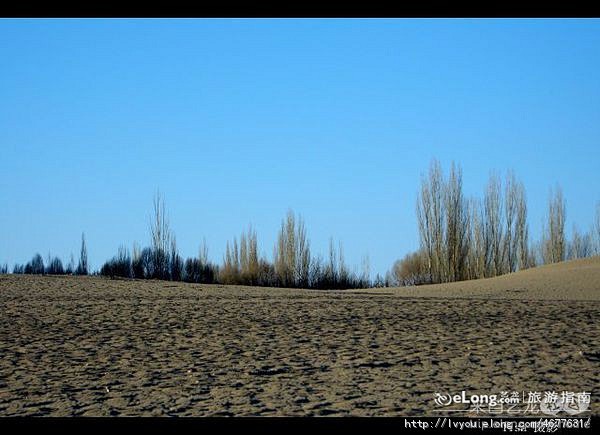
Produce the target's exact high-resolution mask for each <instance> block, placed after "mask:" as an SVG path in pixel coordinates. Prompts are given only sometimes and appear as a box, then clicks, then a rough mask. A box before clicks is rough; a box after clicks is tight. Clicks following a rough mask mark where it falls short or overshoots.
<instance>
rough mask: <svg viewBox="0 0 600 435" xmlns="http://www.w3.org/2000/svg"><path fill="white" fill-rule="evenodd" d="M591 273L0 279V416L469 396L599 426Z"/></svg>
mask: <svg viewBox="0 0 600 435" xmlns="http://www.w3.org/2000/svg"><path fill="white" fill-rule="evenodd" d="M598 266H599V262H598V259H593V260H583V261H577V262H570V263H564V264H560V265H554V266H548V267H544V268H538V269H534V270H530V271H524V272H519V273H517V274H514V275H510V276H506V277H501V278H495V279H491V280H482V281H478V282H467V283H455V284H450V285H445V286H429V287H419V288H411V289H380V290H368V291H362V292H316V291H306V290H284V289H263V288H249V287H229V286H227V287H225V286H207V285H194V284H182V283H170V282H161V281H127V280H109V279H102V278H95V277H33V276H0V355H2V358H0V415H1V416H12V415H34V416H38V415H54V416H59V415H68V416H80V415H81V416H90V415H91V416H98V415H100V416H104V415H181V416H191V415H196V416H206V415H302V416H305V415H415V416H416V415H444V414H443V412H442V409H441V408H440V407H439V406H436V405H435V403H434V401H433V399H434V397H435V396H434V395H435V393H436V392H439V393H449V394H455V393H460V392H461V391H462V390H466V391H467V392H469V394H472V393H481V394H500V392H502V391H518V392H521V391H525V392H527V391H557V392H558V391H573V392H581V391H586V392H590V393H592V398H591V412H592V413H593V414H596V415H597V414H600V406H599V405H598V403H599V400H598V399H600V397H599V391H598V385H600V353H599V351H598V350H599V349H600V338H599V337H600V334H599V332H600V321H599V320H600V302H599V301H598V296H597V295H598V283H599V282H600V279H599V275H598V271H599V267H598ZM442 290H444V291H442ZM424 296H425V297H424ZM533 299H537V300H536V301H534V302H532V300H533ZM557 299H559V300H557ZM589 413H590V412H589V411H588V412H587V414H582V415H589Z"/></svg>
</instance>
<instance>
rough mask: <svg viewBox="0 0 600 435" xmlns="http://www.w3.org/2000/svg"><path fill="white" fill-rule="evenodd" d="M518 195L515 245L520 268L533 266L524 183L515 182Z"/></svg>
mask: <svg viewBox="0 0 600 435" xmlns="http://www.w3.org/2000/svg"><path fill="white" fill-rule="evenodd" d="M513 194H514V195H515V197H516V207H517V221H516V229H515V231H516V232H515V238H516V240H515V246H516V248H515V249H516V251H517V252H516V255H517V268H518V269H519V270H521V269H526V268H528V267H531V266H532V264H531V261H532V260H531V259H530V258H529V255H528V253H529V225H528V223H527V200H526V197H525V187H524V186H523V183H521V182H517V183H516V184H515V188H514V193H513Z"/></svg>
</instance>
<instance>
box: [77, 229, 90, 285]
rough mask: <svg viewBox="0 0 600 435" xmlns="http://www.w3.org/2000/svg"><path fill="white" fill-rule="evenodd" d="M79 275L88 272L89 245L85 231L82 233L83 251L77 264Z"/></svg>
mask: <svg viewBox="0 0 600 435" xmlns="http://www.w3.org/2000/svg"><path fill="white" fill-rule="evenodd" d="M76 273H77V275H87V274H88V255H87V245H86V243H85V233H81V251H80V253H79V264H78V265H77V271H76Z"/></svg>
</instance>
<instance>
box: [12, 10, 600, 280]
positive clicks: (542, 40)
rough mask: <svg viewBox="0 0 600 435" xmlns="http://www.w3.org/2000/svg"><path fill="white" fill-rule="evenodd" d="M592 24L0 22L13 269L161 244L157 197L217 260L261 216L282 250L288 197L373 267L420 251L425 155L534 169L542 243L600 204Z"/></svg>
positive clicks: (259, 223)
mask: <svg viewBox="0 0 600 435" xmlns="http://www.w3.org/2000/svg"><path fill="white" fill-rule="evenodd" d="M598 47H600V21H599V20H592V19H587V20H552V19H542V20H526V19H521V20H490V19H486V20H457V19H448V20H441V19H432V20H424V19H418V20H417V19H407V20H392V19H390V20H379V19H372V20H357V19H352V20H349V19H338V20H314V19H304V20H295V19H294V20H292V19H281V20H271V19H265V20H216V19H207V20H155V19H147V20H125V19H116V20H89V19H88V20H7V19H4V20H0V159H1V162H2V164H1V171H0V202H1V204H2V205H1V208H0V263H3V262H8V263H9V264H10V266H11V267H12V265H13V264H14V263H15V262H26V261H27V260H29V259H30V258H31V256H32V255H33V254H34V253H35V252H40V253H42V255H43V256H44V257H45V256H46V255H47V253H48V252H49V251H50V252H52V253H53V254H56V255H59V256H61V257H62V258H63V260H64V261H66V260H68V257H69V255H70V253H71V252H72V253H73V254H74V255H75V257H76V258H77V253H78V249H79V243H80V236H81V232H82V231H84V232H85V234H86V237H87V239H88V246H89V257H90V262H91V264H92V266H93V267H99V266H100V264H101V263H102V262H103V261H104V260H106V259H108V258H109V257H111V256H112V255H113V254H114V253H115V252H116V250H117V248H118V246H119V245H120V244H121V243H125V244H126V245H127V246H131V244H132V243H133V242H134V241H138V242H139V243H141V244H147V243H148V240H149V237H148V220H149V214H150V210H151V204H152V196H153V193H154V191H155V190H156V189H157V188H159V189H160V190H161V191H162V192H163V194H164V196H165V198H166V203H167V208H168V211H169V214H170V219H171V224H172V227H173V229H174V231H175V233H176V235H177V240H178V244H179V246H180V249H181V251H182V254H183V255H185V256H188V255H190V256H191V255H195V254H196V253H197V252H198V246H199V244H200V242H201V240H202V238H203V237H205V238H206V241H207V243H208V246H209V255H210V257H211V258H212V259H214V260H217V261H219V262H220V260H221V258H222V254H223V251H224V248H225V243H226V241H227V240H228V239H231V238H232V237H233V236H236V235H237V236H239V233H240V232H241V231H242V230H243V229H244V228H246V227H247V225H248V224H250V223H251V224H253V225H254V227H255V228H256V230H257V233H258V237H259V244H260V250H261V251H262V252H264V253H265V254H266V255H267V256H268V257H270V256H271V255H272V249H273V244H274V241H275V238H276V232H277V229H278V226H279V223H280V221H281V219H282V218H283V216H284V215H285V213H286V211H287V209H288V208H292V209H293V210H295V211H296V212H298V213H300V214H301V215H302V216H303V218H304V220H305V221H306V225H307V228H308V231H309V238H310V240H311V244H312V247H313V251H314V252H315V253H319V252H320V253H321V254H323V255H326V249H327V244H328V240H329V237H330V236H332V237H334V239H336V240H341V241H342V242H343V245H344V249H345V254H346V259H347V262H348V263H350V264H351V265H355V266H357V267H358V266H359V265H360V263H361V259H362V257H363V256H364V255H367V254H368V255H369V258H370V261H371V268H372V271H373V272H374V273H376V272H379V273H382V274H383V273H385V271H386V270H387V269H388V268H389V267H390V265H391V264H392V263H393V261H394V260H395V259H397V258H399V257H401V256H403V255H404V254H406V253H407V252H409V251H412V250H414V249H416V248H417V247H418V234H417V227H416V219H415V200H416V194H417V189H418V186H419V179H420V174H421V173H423V172H425V171H427V169H428V166H429V162H430V160H431V158H433V157H435V158H437V159H439V160H440V161H441V163H442V165H443V166H444V168H445V169H447V168H448V167H449V165H450V163H451V161H453V160H454V161H455V162H457V163H459V164H460V165H461V166H462V168H463V176H464V185H465V186H464V187H465V193H466V194H467V195H477V196H481V195H482V192H483V189H484V186H485V183H486V181H487V178H488V175H489V173H490V171H492V170H495V171H498V172H499V173H501V174H503V173H504V172H505V171H506V170H508V169H513V170H514V171H515V172H516V174H517V176H518V177H519V178H520V179H521V180H522V181H523V182H524V184H525V187H526V190H527V196H528V206H529V212H530V213H529V218H530V231H531V235H532V236H533V237H534V238H537V237H539V235H540V230H541V226H542V220H543V216H544V213H545V207H546V202H547V198H548V193H549V189H550V187H551V186H554V185H555V184H556V183H559V184H560V185H561V186H562V188H563V191H564V195H565V198H566V201H567V229H568V232H569V233H570V231H571V227H572V225H573V223H574V222H576V223H577V224H578V226H579V228H580V229H584V230H587V229H588V227H589V226H590V225H591V222H592V219H593V215H594V206H595V203H596V202H597V201H598V200H600V189H599V187H600V170H599V169H600V143H599V138H600V50H598Z"/></svg>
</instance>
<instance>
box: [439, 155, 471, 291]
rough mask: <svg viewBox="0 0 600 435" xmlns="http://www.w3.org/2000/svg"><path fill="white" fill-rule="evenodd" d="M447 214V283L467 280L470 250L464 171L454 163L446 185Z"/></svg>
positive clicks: (445, 272) (445, 208) (445, 201)
mask: <svg viewBox="0 0 600 435" xmlns="http://www.w3.org/2000/svg"><path fill="white" fill-rule="evenodd" d="M444 211H445V214H446V226H445V229H446V233H445V235H446V237H445V246H444V250H443V251H444V252H445V254H446V255H445V258H444V261H443V270H444V275H445V277H446V281H458V280H462V279H466V277H467V273H466V264H467V263H466V261H467V254H468V249H469V242H470V240H469V236H470V235H469V213H468V208H467V203H466V201H465V199H464V197H463V193H462V170H461V169H460V167H458V168H456V167H455V165H454V162H453V163H452V166H451V168H450V175H449V178H448V182H447V183H446V184H445V185H444Z"/></svg>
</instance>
